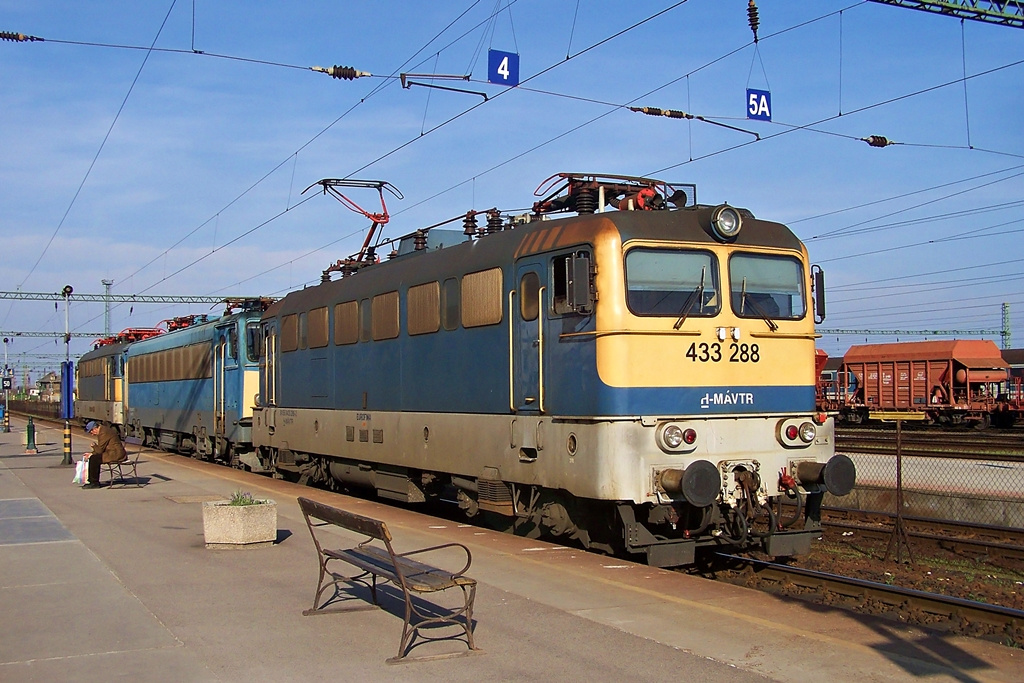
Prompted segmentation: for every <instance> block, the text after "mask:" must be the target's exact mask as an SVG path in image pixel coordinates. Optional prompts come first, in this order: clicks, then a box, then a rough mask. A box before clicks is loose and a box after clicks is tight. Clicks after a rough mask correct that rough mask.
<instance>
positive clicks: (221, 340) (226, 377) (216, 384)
mask: <svg viewBox="0 0 1024 683" xmlns="http://www.w3.org/2000/svg"><path fill="white" fill-rule="evenodd" d="M237 340H238V337H237V335H236V334H234V325H226V326H224V327H218V328H217V334H216V336H215V337H214V347H213V433H214V434H215V435H217V436H225V435H226V434H227V398H226V391H227V386H228V382H231V381H233V379H234V377H235V373H237V371H238V365H237V357H238V350H237V346H238V344H237Z"/></svg>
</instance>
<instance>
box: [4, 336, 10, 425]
mask: <svg viewBox="0 0 1024 683" xmlns="http://www.w3.org/2000/svg"><path fill="white" fill-rule="evenodd" d="M10 341H11V340H10V339H8V338H7V337H4V371H3V385H4V423H3V432H4V434H10V433H11V381H12V379H11V378H12V374H11V367H10V366H9V365H8V364H7V344H8V342H10Z"/></svg>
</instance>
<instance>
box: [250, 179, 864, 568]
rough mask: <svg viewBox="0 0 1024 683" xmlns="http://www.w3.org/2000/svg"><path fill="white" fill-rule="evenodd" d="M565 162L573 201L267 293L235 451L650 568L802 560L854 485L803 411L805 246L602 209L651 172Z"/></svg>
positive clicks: (808, 399) (810, 411)
mask: <svg viewBox="0 0 1024 683" xmlns="http://www.w3.org/2000/svg"><path fill="white" fill-rule="evenodd" d="M565 177H566V178H568V179H569V183H568V186H569V195H567V196H568V197H569V199H568V200H566V201H565V202H564V203H563V205H568V204H569V203H571V202H577V204H578V208H582V209H583V210H578V211H577V212H578V215H577V216H574V217H569V218H563V219H558V220H546V217H544V218H545V220H540V216H537V217H536V219H535V220H533V221H531V222H527V223H525V224H517V225H515V226H514V227H513V226H512V225H511V224H510V225H509V226H505V227H507V228H508V229H502V227H503V226H502V225H501V222H500V220H499V221H498V222H497V225H494V224H493V223H492V222H491V221H490V220H489V221H488V227H489V229H488V230H487V231H480V232H475V231H473V230H472V226H470V225H469V224H468V219H467V230H466V234H467V235H468V237H465V238H464V241H462V242H458V243H455V244H453V240H452V239H451V236H450V235H449V236H448V238H446V239H445V240H444V242H445V244H446V245H450V246H445V247H444V248H437V249H432V248H430V243H429V240H427V239H426V238H425V236H424V235H423V234H422V233H421V234H420V235H417V236H409V237H407V238H405V239H404V240H403V243H402V245H401V246H400V248H399V249H397V250H396V251H395V253H394V254H393V258H392V259H389V260H388V261H387V262H385V263H379V264H376V263H373V262H371V261H366V262H362V263H351V264H350V265H351V266H352V267H351V268H350V269H349V272H348V273H345V275H346V276H345V277H342V278H341V279H339V280H333V281H331V280H330V279H329V277H328V275H327V272H325V276H324V281H323V282H322V283H321V284H320V285H318V286H315V287H310V288H306V289H303V290H301V291H297V292H293V293H291V294H289V295H288V296H286V297H285V298H284V299H282V300H281V301H278V302H277V303H275V304H274V305H273V306H271V307H270V308H269V309H268V310H267V312H266V313H265V314H264V316H263V321H262V335H263V342H262V343H263V346H264V353H263V354H262V356H261V380H260V382H261V383H260V397H261V402H260V404H259V405H257V406H256V408H255V410H254V413H253V442H254V447H255V451H254V453H253V455H252V456H251V458H249V459H247V460H243V461H244V462H246V463H247V464H250V465H251V466H253V469H262V470H265V471H276V472H279V473H291V474H293V475H295V476H298V477H302V478H304V479H308V480H313V481H322V482H324V483H328V484H331V485H355V486H365V487H370V488H374V489H376V491H377V493H378V494H379V495H381V496H383V497H387V498H391V499H396V500H401V501H405V502H420V501H425V500H430V499H441V500H457V501H458V503H459V505H460V507H462V508H463V509H464V510H465V511H466V512H467V514H468V515H470V516H476V515H478V514H481V513H489V519H490V520H491V521H492V522H493V521H494V520H495V519H498V520H503V521H502V522H500V523H504V524H507V525H508V526H509V527H512V528H515V529H517V530H518V531H519V532H521V533H530V534H537V535H540V534H547V535H550V536H555V537H567V538H571V539H574V540H576V541H578V542H579V543H581V544H582V545H584V546H585V547H592V548H600V549H604V550H608V549H624V550H626V551H628V552H633V553H642V554H645V555H646V557H647V560H648V561H649V562H651V563H652V564H658V565H673V564H686V563H688V562H692V561H693V558H694V552H695V548H696V547H697V545H723V544H725V545H733V546H738V547H748V546H757V547H762V548H764V549H766V550H768V551H769V552H770V553H772V554H776V555H788V554H794V553H798V552H804V551H806V550H807V549H808V548H809V545H810V539H811V537H813V536H815V535H816V534H817V533H818V531H817V520H816V519H815V516H816V509H817V508H816V505H817V503H818V502H820V499H821V495H822V494H823V493H824V491H825V490H826V489H828V490H831V491H832V492H834V493H838V494H840V495H842V494H845V493H846V492H848V491H849V490H850V488H852V486H853V478H854V472H853V468H852V463H850V462H849V460H848V459H847V458H845V457H844V456H838V458H834V457H833V456H834V446H833V437H832V428H833V427H832V421H831V419H829V418H828V417H827V416H826V415H824V414H821V413H817V412H816V410H815V379H816V378H815V374H816V373H815V368H814V363H813V356H814V337H815V335H814V321H813V315H812V312H811V306H810V299H811V273H810V267H809V264H808V261H807V252H806V249H805V248H804V246H803V245H802V244H801V243H800V241H799V240H798V239H797V238H796V237H795V236H794V235H793V234H792V233H791V232H790V231H789V230H788V229H787V228H785V226H782V225H779V224H777V223H771V222H767V221H758V220H756V219H755V218H754V217H753V216H752V215H750V214H749V213H748V212H741V211H738V210H735V209H732V208H731V207H725V206H724V205H723V206H720V207H703V206H685V207H679V208H677V209H675V210H669V209H668V208H667V206H664V205H663V206H662V207H660V210H650V211H642V210H637V211H633V210H628V209H629V208H632V207H633V203H632V202H633V200H632V199H630V200H629V202H628V203H624V204H623V206H624V207H626V208H627V210H622V211H611V212H607V213H601V212H597V213H595V212H594V211H593V209H592V208H589V210H588V207H586V206H584V203H581V202H582V200H580V199H579V197H580V196H582V194H583V193H584V192H589V191H593V193H594V195H595V196H596V195H597V194H598V192H600V193H601V195H600V196H601V197H604V196H605V194H604V193H605V192H606V191H607V192H609V193H614V194H618V193H623V194H628V193H630V192H633V193H634V194H636V193H637V192H639V193H643V192H647V191H648V190H649V188H650V185H649V184H645V183H647V182H648V181H646V179H639V180H640V182H639V183H638V184H634V183H632V181H633V180H636V179H629V180H628V181H627V182H626V183H621V182H616V181H614V180H613V182H611V183H608V184H606V185H603V184H602V183H601V182H600V181H596V182H594V181H592V179H586V180H584V181H583V182H580V180H581V178H580V177H578V176H570V175H567V176H565ZM613 178H614V177H613ZM648 196H650V195H648ZM624 202H625V200H624ZM602 203H603V202H602ZM570 208H571V207H570ZM723 215H725V216H726V217H727V218H728V219H729V220H731V221H733V225H734V226H735V231H734V232H732V233H729V234H722V233H721V232H716V230H718V227H716V221H719V220H720V219H721V217H722V216H723ZM741 222H742V223H743V228H744V229H743V230H742V231H740V230H739V226H740V223H741ZM495 228H496V229H495ZM785 496H793V497H797V498H800V500H801V502H804V498H806V499H807V501H806V502H807V503H808V504H807V505H806V506H801V509H803V510H805V511H807V513H808V517H807V519H805V520H804V527H803V528H798V527H797V526H796V520H795V519H786V520H782V519H780V515H781V514H782V512H781V508H778V507H777V506H776V504H777V503H778V502H780V501H781V498H782V497H785ZM755 527H756V529H755Z"/></svg>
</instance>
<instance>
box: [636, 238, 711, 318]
mask: <svg viewBox="0 0 1024 683" xmlns="http://www.w3.org/2000/svg"><path fill="white" fill-rule="evenodd" d="M720 301H721V299H720V298H719V297H718V266H717V262H716V260H715V257H714V255H713V254H712V253H711V252H708V251H681V250H671V249H646V248H639V249H632V250H630V252H629V253H628V254H626V303H627V304H628V305H629V310H631V311H632V312H633V313H634V314H635V315H658V316H674V317H680V316H690V317H701V316H704V317H706V316H713V315H716V314H717V313H718V309H719V302H720Z"/></svg>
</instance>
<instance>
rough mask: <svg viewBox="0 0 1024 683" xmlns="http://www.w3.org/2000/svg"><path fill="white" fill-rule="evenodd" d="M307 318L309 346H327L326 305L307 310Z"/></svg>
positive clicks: (313, 347)
mask: <svg viewBox="0 0 1024 683" xmlns="http://www.w3.org/2000/svg"><path fill="white" fill-rule="evenodd" d="M307 320H308V322H307V324H308V326H309V329H308V331H307V341H308V342H309V348H311V349H320V348H323V347H325V346H327V329H328V327H327V307H326V306H321V307H320V308H314V309H313V310H312V311H310V312H309V317H308V319H307Z"/></svg>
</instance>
